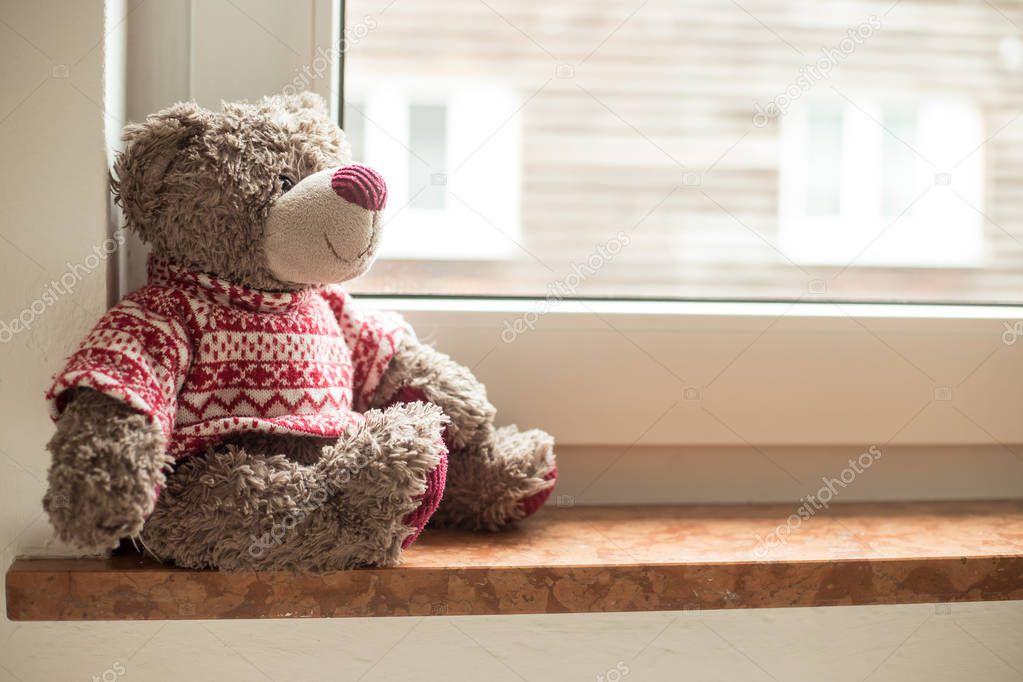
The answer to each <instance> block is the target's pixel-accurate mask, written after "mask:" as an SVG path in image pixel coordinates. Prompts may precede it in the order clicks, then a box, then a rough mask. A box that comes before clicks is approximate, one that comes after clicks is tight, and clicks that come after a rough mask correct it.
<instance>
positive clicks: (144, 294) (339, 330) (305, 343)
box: [47, 259, 411, 458]
mask: <svg viewBox="0 0 1023 682" xmlns="http://www.w3.org/2000/svg"><path fill="white" fill-rule="evenodd" d="M409 333H411V330H410V329H409V328H408V327H407V326H406V324H405V323H404V321H403V320H402V319H401V318H400V317H399V316H397V315H394V314H387V313H381V312H376V311H365V310H360V309H358V308H357V307H356V306H355V305H354V302H353V301H352V299H351V297H350V296H349V295H348V294H346V293H345V292H344V291H342V290H341V289H340V288H338V287H336V286H327V287H324V288H322V289H309V290H304V291H299V292H293V293H275V292H263V291H258V290H255V289H249V288H246V287H241V286H237V285H234V284H231V283H229V282H225V281H223V280H220V279H217V278H215V277H211V276H209V275H205V274H201V273H197V272H193V271H190V270H187V269H185V268H182V267H179V266H176V265H172V264H170V263H166V262H161V261H158V260H155V259H153V260H151V261H150V263H149V283H148V284H147V285H146V286H144V287H142V288H141V289H139V290H138V291H135V292H134V293H132V294H130V295H128V296H127V297H125V298H124V299H123V300H122V301H121V302H120V303H118V304H117V305H116V306H114V307H113V308H111V309H110V310H109V311H108V312H107V313H106V315H104V316H103V318H102V319H100V321H99V323H98V324H97V325H96V327H95V328H94V329H93V330H92V332H90V333H89V335H88V336H87V337H86V338H85V340H84V341H83V342H82V344H81V346H80V347H79V349H78V350H77V351H76V352H75V353H74V355H72V356H71V358H70V359H69V361H68V363H67V366H66V367H65V368H64V370H63V371H62V372H61V373H60V374H58V375H57V376H56V378H55V380H54V383H53V386H52V388H51V389H50V391H49V393H48V394H47V398H48V400H49V401H50V405H51V412H52V414H53V417H54V418H56V417H57V416H58V415H59V414H60V412H61V411H62V410H63V409H64V407H65V406H66V404H67V402H68V400H69V398H70V396H71V395H72V394H70V393H69V392H68V390H69V389H73V388H80V387H85V388H91V389H93V390H96V391H99V392H101V393H104V394H106V395H108V396H111V397H113V398H116V399H118V400H120V401H122V402H124V403H125V404H126V405H128V406H129V407H131V408H133V409H135V410H137V411H138V412H140V413H142V414H145V415H147V416H149V417H150V418H152V419H153V420H154V421H155V422H156V423H157V424H159V425H160V427H161V428H162V429H163V432H164V434H165V435H166V436H167V439H168V447H167V451H168V453H169V454H170V455H172V456H174V457H176V458H180V457H183V456H185V455H188V454H191V453H194V452H196V451H198V450H201V449H203V448H205V447H206V446H207V445H210V444H213V443H216V442H218V441H221V440H223V439H225V438H227V437H228V436H231V435H234V434H239V433H243V432H253V431H258V432H265V433H279V434H306V435H312V436H325V437H337V436H340V435H341V434H342V433H344V431H345V429H346V428H348V427H349V426H350V425H352V424H353V423H356V422H357V421H359V420H361V419H362V415H361V414H360V412H361V411H363V410H365V409H366V408H367V407H368V405H369V403H370V401H371V400H372V398H373V393H374V391H375V390H376V388H377V386H378V384H379V382H380V379H381V377H382V375H383V373H384V371H385V370H386V369H387V365H388V363H389V362H390V360H391V358H392V357H393V356H394V353H395V351H396V349H397V347H398V344H399V343H400V340H401V338H402V336H403V335H404V334H409Z"/></svg>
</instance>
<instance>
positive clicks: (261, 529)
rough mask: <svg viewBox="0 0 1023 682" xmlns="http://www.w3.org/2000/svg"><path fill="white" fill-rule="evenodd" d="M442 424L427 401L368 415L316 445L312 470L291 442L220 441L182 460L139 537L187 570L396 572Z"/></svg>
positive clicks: (434, 462) (437, 454) (437, 452)
mask: <svg viewBox="0 0 1023 682" xmlns="http://www.w3.org/2000/svg"><path fill="white" fill-rule="evenodd" d="M446 423H447V418H446V417H445V416H444V414H443V413H442V412H441V411H440V409H439V408H437V407H436V406H433V405H426V404H424V403H413V404H409V405H398V406H394V407H391V408H388V409H387V410H384V411H380V410H371V411H370V412H367V413H366V421H365V423H364V424H363V425H361V426H360V427H359V428H356V429H353V430H352V431H350V432H349V433H347V434H345V436H344V437H343V438H341V439H340V440H339V441H338V442H336V443H333V444H331V445H326V446H324V445H322V442H321V443H318V445H320V447H321V450H320V454H319V456H318V458H317V459H316V461H315V463H312V464H302V463H300V462H298V461H295V460H293V459H291V458H290V457H289V456H288V454H289V453H288V452H287V450H288V448H291V447H293V446H292V445H291V444H289V443H288V442H287V441H289V440H294V439H283V441H284V442H282V443H281V446H280V447H278V448H274V447H272V445H270V441H269V440H268V439H264V440H263V444H262V445H263V447H262V448H261V449H256V450H251V451H250V449H249V448H248V447H246V446H245V445H229V446H227V447H225V448H222V449H219V450H215V451H211V452H209V453H207V454H206V456H195V457H190V458H188V459H186V460H185V461H184V462H182V464H181V465H180V466H179V467H178V469H177V470H176V471H175V473H174V475H173V476H171V477H170V479H169V480H168V484H167V488H166V489H165V490H164V491H163V493H162V494H161V495H160V499H159V501H158V503H157V505H156V510H155V511H154V512H153V515H152V516H151V517H150V519H149V521H148V522H147V523H146V526H145V530H144V531H143V533H142V542H143V544H144V545H145V547H146V548H147V549H148V550H149V551H151V552H152V553H153V554H155V555H156V556H158V557H160V558H162V559H168V560H173V561H174V563H176V564H178V565H179V566H187V567H191V568H209V567H217V568H220V569H221V570H225V571H241V570H253V569H257V570H263V569H267V570H281V569H290V570H302V571H311V572H318V571H327V570H336V569H346V568H355V567H358V566H390V565H393V564H394V563H396V562H397V560H398V556H399V554H400V552H401V544H402V541H403V540H404V539H405V538H406V537H407V536H408V535H409V534H410V533H411V532H412V529H410V528H409V527H408V526H406V525H404V523H403V519H404V518H405V516H406V515H407V514H408V513H409V512H411V511H412V510H413V509H415V508H416V507H417V506H418V504H419V501H418V499H417V498H418V497H419V496H421V495H422V494H423V492H424V491H425V489H426V476H427V474H428V473H429V472H430V471H432V470H433V469H435V468H436V467H437V466H438V464H439V462H440V458H441V456H442V453H443V449H442V448H438V443H439V442H440V440H441V431H442V430H443V428H444V425H445V424H446ZM306 440H308V439H306ZM290 454H292V455H294V450H292V452H291V453H290ZM305 454H306V457H303V459H308V453H305Z"/></svg>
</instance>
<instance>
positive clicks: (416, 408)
mask: <svg viewBox="0 0 1023 682" xmlns="http://www.w3.org/2000/svg"><path fill="white" fill-rule="evenodd" d="M124 142H125V149H124V151H123V153H121V154H119V155H118V158H117V161H116V164H115V168H114V175H115V177H114V178H113V179H112V185H113V192H114V196H115V199H116V201H117V203H118V204H119V205H120V206H121V207H122V208H123V211H124V215H125V220H126V223H127V226H128V227H129V228H130V229H132V230H134V231H136V232H137V233H138V234H139V235H140V236H141V237H142V239H143V240H145V241H146V242H148V243H149V244H150V245H151V246H152V251H153V254H152V256H151V258H150V263H149V282H148V284H147V285H146V286H144V287H142V288H141V289H139V290H138V291H135V292H134V293H132V294H130V295H128V296H127V297H125V298H124V299H123V300H122V301H121V302H120V303H118V304H117V305H116V306H115V307H114V308H112V309H111V310H110V311H108V313H107V314H106V315H105V316H104V317H103V318H102V319H101V320H100V322H99V323H98V324H97V326H96V327H95V328H94V329H93V331H92V332H91V333H90V334H89V335H88V336H87V337H86V339H85V340H84V341H83V342H82V344H81V346H80V348H79V349H78V351H77V352H76V353H75V354H74V355H72V356H71V358H70V359H69V361H68V364H67V366H66V368H65V369H64V370H63V371H62V372H61V373H60V374H58V375H57V377H56V379H55V382H54V385H53V387H52V389H51V390H50V392H49V395H48V398H49V399H50V402H51V407H52V411H53V415H54V418H55V419H56V423H57V431H56V434H55V435H54V436H53V439H52V440H51V441H50V443H49V450H50V452H51V453H52V455H53V463H52V466H51V468H50V471H49V490H48V492H47V493H46V497H45V498H44V501H43V505H44V507H45V509H46V511H47V512H48V513H49V515H50V519H51V521H52V523H53V525H54V527H55V528H56V530H57V533H58V535H59V536H60V537H61V538H62V539H63V540H65V541H70V542H73V543H76V544H78V545H83V546H98V545H105V546H113V545H116V544H117V543H118V541H119V539H121V538H124V537H129V536H130V537H135V538H137V539H138V540H139V541H140V542H141V543H142V544H143V546H144V547H145V548H146V549H147V550H148V551H150V552H151V553H153V554H154V555H155V556H157V557H158V558H160V559H164V560H169V561H173V562H174V563H176V564H178V565H180V566H187V567H217V568H220V569H223V570H251V569H292V570H301V571H324V570H333V569H345V568H352V567H356V566H386V565H392V564H394V563H395V562H396V561H397V560H398V557H399V555H400V553H401V550H402V549H403V548H405V547H407V546H408V545H409V544H411V542H412V541H413V540H414V539H415V538H416V537H417V536H418V534H419V532H420V531H421V530H422V528H423V527H424V526H425V525H426V523H427V521H428V520H430V519H431V518H432V522H433V523H434V524H438V525H450V526H458V527H462V528H469V529H488V530H497V529H500V528H502V527H504V526H506V525H507V524H509V523H512V522H514V521H517V520H519V519H522V518H524V517H526V516H528V515H529V514H531V513H533V512H535V511H536V510H537V509H538V508H539V507H540V506H541V505H542V504H543V503H544V502H545V501H546V499H547V497H548V496H549V495H550V492H551V489H552V488H553V486H554V479H555V476H556V468H555V463H554V454H553V439H552V438H551V437H550V436H549V435H548V434H546V433H544V432H542V431H538V430H531V431H519V430H518V429H516V428H515V427H514V426H509V427H503V428H495V426H494V423H493V422H494V408H493V406H492V405H491V404H490V403H489V402H487V397H486V392H485V390H484V388H483V386H482V385H481V384H480V383H479V382H478V381H477V380H476V379H475V378H474V377H473V375H472V374H471V373H470V372H469V370H468V369H466V368H465V367H462V366H460V365H458V364H457V363H455V362H453V361H452V360H451V359H450V358H449V357H447V356H445V355H442V354H441V353H439V352H437V351H435V350H434V349H432V348H430V347H429V346H426V345H424V344H423V343H421V342H420V341H418V340H417V339H416V336H415V334H414V333H413V331H412V330H411V329H410V328H409V327H408V326H407V325H406V324H405V323H404V321H403V320H402V319H401V318H400V317H398V316H397V315H394V314H387V313H382V312H379V311H373V310H370V309H365V308H362V307H360V305H359V304H358V302H356V301H354V300H353V299H352V298H351V297H350V296H348V294H346V293H345V292H344V291H343V290H342V289H341V288H339V287H338V286H337V283H339V282H343V281H345V280H349V279H352V278H354V277H357V276H359V275H361V274H362V273H364V272H366V270H367V269H368V268H369V266H370V264H371V263H372V261H373V258H374V255H375V253H376V250H377V246H378V245H379V243H380V230H381V227H382V226H381V211H382V209H383V207H384V202H385V199H386V187H385V185H384V182H383V180H382V179H381V177H380V176H379V175H378V174H377V173H376V172H375V171H373V170H371V169H369V168H367V167H365V166H360V165H353V164H352V160H351V153H350V150H349V147H348V145H347V144H346V142H345V139H344V135H343V133H342V132H341V130H340V129H339V128H338V127H337V125H335V124H334V123H333V122H332V121H331V120H330V117H329V115H328V113H327V109H326V106H325V104H324V102H323V100H322V99H321V98H319V97H318V96H315V95H311V94H307V93H305V94H301V95H296V96H289V97H282V96H275V97H270V98H266V99H263V100H261V101H260V102H258V103H256V104H249V103H236V104H225V105H224V107H223V111H222V112H219V113H218V112H213V111H208V110H205V109H202V108H200V107H198V106H197V105H195V104H192V103H183V104H178V105H175V106H173V107H170V108H168V109H165V110H164V111H161V112H159V113H157V114H154V115H152V116H150V117H149V118H147V119H146V121H145V123H142V124H138V125H130V126H128V127H127V128H126V129H125V131H124ZM442 495H443V499H441V496H442Z"/></svg>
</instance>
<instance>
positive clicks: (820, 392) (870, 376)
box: [136, 0, 1023, 451]
mask: <svg viewBox="0 0 1023 682" xmlns="http://www.w3.org/2000/svg"><path fill="white" fill-rule="evenodd" d="M305 1H306V2H308V3H309V5H308V6H305V5H303V3H302V2H296V3H294V4H295V5H296V6H298V5H302V11H298V9H295V10H294V11H292V12H289V14H288V16H294V17H295V21H299V22H301V21H308V20H309V19H308V17H309V16H312V17H313V19H312V26H311V27H307V30H306V31H305V33H306V34H308V35H309V36H310V38H309V45H307V46H306V47H307V48H308V49H307V51H306V52H305V53H303V54H302V55H301V57H296V58H295V61H294V63H293V64H283V65H279V70H280V72H279V73H276V74H271V75H270V76H267V77H266V79H265V82H259V81H258V78H259V75H258V74H254V73H246V74H245V83H244V85H245V88H250V89H251V92H249V91H248V90H246V92H245V96H249V97H257V96H259V95H262V94H266V93H268V92H274V91H276V90H277V89H279V87H280V82H281V74H283V75H284V76H288V75H290V74H291V73H293V72H294V73H298V72H299V71H300V70H301V69H302V68H303V67H304V66H305V65H307V64H308V63H311V62H312V61H313V60H314V59H315V58H316V57H317V55H320V54H323V53H325V52H326V53H330V51H331V48H332V46H335V45H337V40H338V33H339V32H338V27H339V26H340V4H339V1H338V0H305ZM204 7H205V5H204V4H203V3H198V2H195V0H193V5H192V8H191V11H192V23H193V31H194V27H195V25H197V24H207V23H208V17H206V16H202V15H201V13H202V12H204V11H206V10H205V9H204ZM289 7H290V6H289ZM284 19H286V17H282V18H281V20H284ZM359 19H360V20H361V18H359ZM240 28H241V27H225V30H232V31H236V30H239V29H240ZM249 28H251V29H252V30H253V31H254V32H256V33H258V31H257V30H256V28H253V27H252V26H249ZM309 28H311V30H308V29H309ZM207 29H208V26H207ZM293 33H294V34H299V33H300V32H299V31H297V30H296V31H293ZM245 44H246V43H244V42H236V43H233V44H232V47H231V49H232V50H233V52H231V54H230V55H226V54H225V50H224V47H223V46H222V45H214V44H194V43H193V44H192V45H191V49H190V50H189V59H190V60H191V63H190V73H197V72H202V73H204V77H203V79H202V80H201V81H198V82H196V81H192V82H191V83H190V88H191V92H189V93H175V94H174V95H173V97H172V98H170V101H174V100H175V99H180V98H184V97H189V96H191V97H195V98H196V99H198V100H199V101H200V103H203V104H206V105H210V106H215V105H216V104H217V102H218V101H219V99H220V97H221V96H224V97H228V94H227V93H224V92H222V90H223V87H222V86H217V89H216V90H211V89H210V88H212V87H213V86H212V85H209V84H211V83H217V82H218V79H217V74H218V73H219V74H221V75H222V77H223V79H224V81H225V82H227V81H228V80H229V79H230V78H231V77H232V75H233V74H235V73H236V72H237V69H238V68H239V64H244V63H245V60H246V55H245V54H244V47H245ZM263 47H264V46H263V45H261V44H260V42H259V41H258V40H252V41H251V49H253V50H260V49H263ZM239 52H240V53H241V54H239ZM218 69H219V70H220V71H218ZM253 79H256V80H255V81H254V80H253ZM341 80H342V79H341V78H340V72H339V71H338V70H337V64H335V65H334V70H333V71H332V72H331V73H329V74H325V75H324V76H323V77H322V78H318V79H314V80H313V81H312V82H311V83H310V86H309V87H310V89H313V90H316V91H318V92H320V93H321V94H323V95H324V96H325V97H327V98H328V100H329V101H330V102H331V105H332V106H333V107H335V113H336V108H337V106H338V101H339V97H338V94H337V92H338V90H337V88H338V85H339V83H340V82H341ZM230 96H234V92H233V91H232V93H231V95H230ZM136 284H137V282H136ZM812 297H813V294H810V295H809V297H808V298H804V299H803V300H801V301H797V302H793V303H711V302H707V303H703V302H628V301H585V300H582V301H564V302H561V303H553V302H551V301H546V300H517V299H456V298H421V297H403V298H379V297H364V298H366V301H367V303H369V304H371V305H375V306H378V307H381V308H386V309H391V310H396V311H398V312H400V313H402V314H403V315H405V317H406V318H407V319H408V320H409V321H410V322H411V323H412V325H413V326H414V327H415V329H416V330H417V333H418V334H419V336H420V337H421V338H423V339H425V340H427V341H430V342H432V343H434V344H435V345H436V346H437V347H438V348H440V349H441V350H443V351H444V352H447V353H449V354H451V355H452V356H453V357H455V358H456V359H457V360H459V361H461V362H462V363H464V364H466V365H467V366H469V367H470V368H472V369H473V371H474V372H475V373H476V374H477V376H479V377H480V378H481V379H482V380H483V381H484V382H485V383H486V384H487V387H488V391H489V394H490V397H491V398H492V400H493V402H494V403H495V404H496V405H498V407H499V416H500V420H501V422H503V423H519V424H521V425H523V426H539V427H542V428H545V429H547V430H549V431H550V432H551V433H553V434H554V435H555V436H556V437H557V439H558V442H559V443H560V444H561V446H567V447H571V446H580V447H582V448H587V447H589V446H598V447H604V446H611V447H615V448H618V449H619V450H622V451H624V450H626V449H630V448H632V447H633V446H636V447H639V446H646V445H651V446H675V447H696V446H705V445H706V446H738V447H742V448H749V447H751V446H752V447H754V448H760V447H761V446H764V447H767V446H775V445H777V446H800V445H806V446H833V445H850V446H854V447H862V446H865V445H867V444H874V443H893V444H898V445H926V446H933V445H942V446H966V447H967V448H970V447H973V446H995V447H999V446H1002V445H1006V444H1012V445H1016V444H1021V443H1023V418H1021V414H1020V409H1019V406H1020V405H1023V333H1020V334H1018V333H1016V331H1015V330H1017V329H1019V330H1020V331H1023V322H1021V320H1023V306H967V305H943V306H928V305H871V304H831V303H826V302H820V301H815V300H810V299H811V298H812ZM516 321H522V324H525V325H526V328H525V329H526V330H525V331H524V332H522V333H518V334H515V335H514V336H515V338H514V340H512V342H510V343H509V342H508V339H509V338H510V336H512V334H509V332H508V331H507V329H508V326H507V325H512V326H513V328H514V325H516ZM1017 325H1018V326H1017ZM520 327H521V325H520ZM1017 341H1018V342H1017Z"/></svg>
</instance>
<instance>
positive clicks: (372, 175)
mask: <svg viewBox="0 0 1023 682" xmlns="http://www.w3.org/2000/svg"><path fill="white" fill-rule="evenodd" d="M330 186H331V187H332V188H333V189H334V193H335V194H337V195H338V196H339V197H341V198H342V199H345V200H346V201H350V202H352V203H353V204H355V205H357V206H362V207H363V208H364V209H366V210H367V211H379V210H381V209H382V208H383V207H384V204H386V203H387V185H386V184H384V179H383V178H382V177H380V173H377V172H376V171H375V170H373V169H372V168H367V167H366V166H360V165H359V164H352V165H351V166H342V167H341V168H338V169H337V170H336V171H334V175H333V176H332V177H331V178H330Z"/></svg>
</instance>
